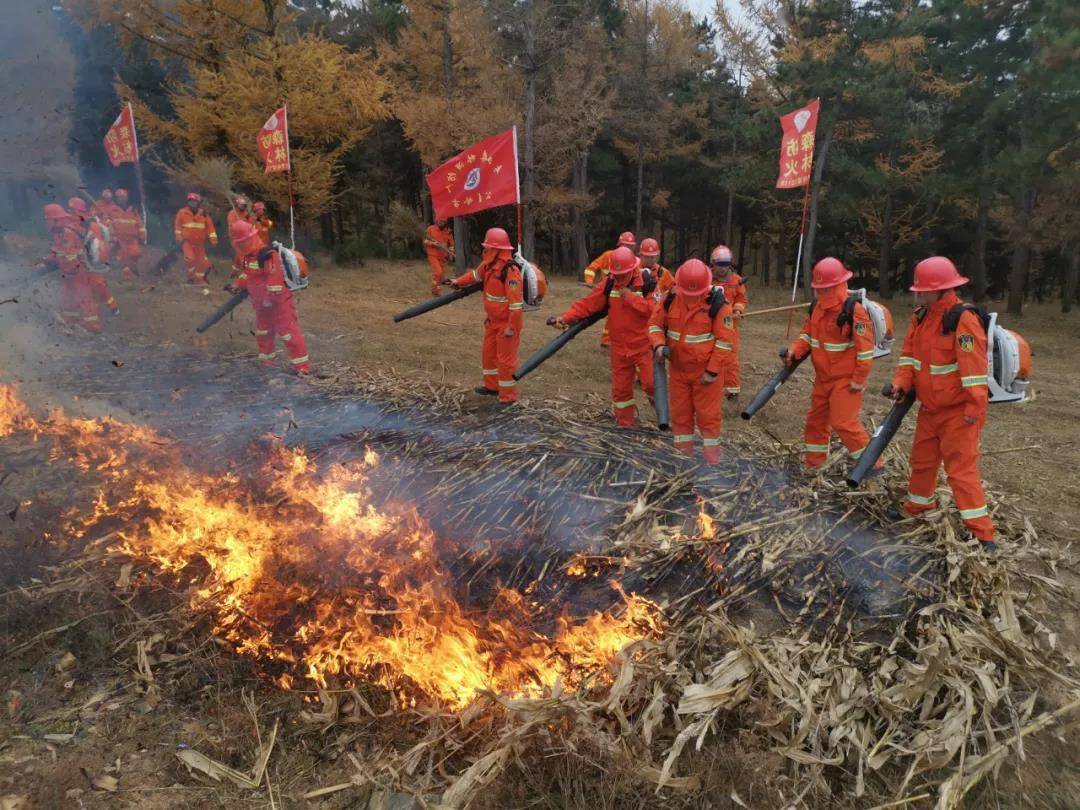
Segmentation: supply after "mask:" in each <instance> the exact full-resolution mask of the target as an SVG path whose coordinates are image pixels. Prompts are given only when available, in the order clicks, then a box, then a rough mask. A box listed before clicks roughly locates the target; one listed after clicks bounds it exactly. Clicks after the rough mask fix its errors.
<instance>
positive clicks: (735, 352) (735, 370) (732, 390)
mask: <svg viewBox="0 0 1080 810" xmlns="http://www.w3.org/2000/svg"><path fill="white" fill-rule="evenodd" d="M722 382H723V383H724V393H725V394H738V393H739V392H740V391H742V387H741V385H742V384H741V381H740V379H739V321H738V319H737V318H736V319H735V340H733V341H732V342H731V359H730V360H728V362H727V365H726V366H725V367H724V379H723V380H722Z"/></svg>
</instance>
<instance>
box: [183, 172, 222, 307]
mask: <svg viewBox="0 0 1080 810" xmlns="http://www.w3.org/2000/svg"><path fill="white" fill-rule="evenodd" d="M201 203H202V197H200V196H199V195H198V194H196V193H195V192H194V191H192V192H191V193H190V194H188V195H187V202H186V203H185V204H184V207H183V208H181V209H180V210H179V211H177V212H176V221H175V222H174V224H173V229H174V236H175V237H176V243H177V244H178V245H180V246H181V247H182V248H183V251H184V265H185V266H186V267H187V283H188V284H191V285H194V286H196V287H206V286H207V283H206V273H207V271H208V270H210V267H211V265H210V260H209V259H207V258H206V241H207V239H209V240H210V244H211V245H216V244H217V243H218V235H217V231H216V230H214V223H213V222H212V221H211V220H210V217H209V216H207V214H206V212H205V211H203V210H202V207H201Z"/></svg>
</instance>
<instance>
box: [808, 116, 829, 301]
mask: <svg viewBox="0 0 1080 810" xmlns="http://www.w3.org/2000/svg"><path fill="white" fill-rule="evenodd" d="M832 137H833V122H832V121H829V123H828V124H827V125H826V126H825V138H824V139H823V140H822V141H821V146H820V148H819V149H818V154H817V159H816V160H815V161H814V175H813V178H812V179H811V181H810V183H811V185H810V222H809V224H808V225H807V226H806V240H805V241H804V242H803V254H802V282H803V290H804V291H805V293H806V297H807V299H808V300H809V299H812V298H813V295H814V291H813V290H812V289H811V287H810V268H811V267H812V266H813V256H814V237H815V236H816V235H817V220H818V197H819V195H820V194H821V175H822V173H823V172H824V171H825V159H826V158H827V157H828V155H829V144H831V143H832Z"/></svg>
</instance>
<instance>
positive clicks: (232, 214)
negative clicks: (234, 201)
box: [225, 208, 255, 248]
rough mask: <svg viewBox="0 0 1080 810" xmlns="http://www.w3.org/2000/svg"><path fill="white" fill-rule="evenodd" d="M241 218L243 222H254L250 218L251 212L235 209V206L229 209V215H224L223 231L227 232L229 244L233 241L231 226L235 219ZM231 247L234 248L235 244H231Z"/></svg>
mask: <svg viewBox="0 0 1080 810" xmlns="http://www.w3.org/2000/svg"><path fill="white" fill-rule="evenodd" d="M241 219H242V220H243V221H244V222H250V223H251V224H252V225H254V224H255V220H254V219H253V218H252V216H251V214H249V213H248V212H247V211H237V210H236V209H235V208H230V209H229V215H228V216H227V217H225V231H226V232H227V233H228V234H229V244H230V245H233V241H232V226H233V223H235V222H236V221H237V220H241ZM233 247H234V248H235V247H236V245H233Z"/></svg>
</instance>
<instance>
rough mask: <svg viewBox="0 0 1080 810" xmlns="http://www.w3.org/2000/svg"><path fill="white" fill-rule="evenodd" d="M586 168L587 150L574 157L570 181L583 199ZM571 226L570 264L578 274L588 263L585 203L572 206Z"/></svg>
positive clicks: (584, 196) (587, 192) (587, 163)
mask: <svg viewBox="0 0 1080 810" xmlns="http://www.w3.org/2000/svg"><path fill="white" fill-rule="evenodd" d="M588 170H589V152H588V150H586V151H584V152H582V153H581V154H579V155H578V156H577V157H576V158H575V159H574V166H573V177H572V181H571V182H572V183H573V187H574V193H575V194H576V195H578V198H579V199H581V200H584V199H585V198H586V197H587V196H588V194H589V189H588V185H589V184H588ZM570 216H571V227H572V228H573V247H572V253H571V255H572V257H573V258H572V262H571V263H572V264H573V267H574V272H575V274H580V273H581V272H582V271H583V270H584V269H585V266H586V265H587V264H588V263H589V246H588V243H587V242H586V240H585V231H586V227H585V204H584V203H579V204H577V205H575V206H574V210H573V212H572V213H571V215H570Z"/></svg>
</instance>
